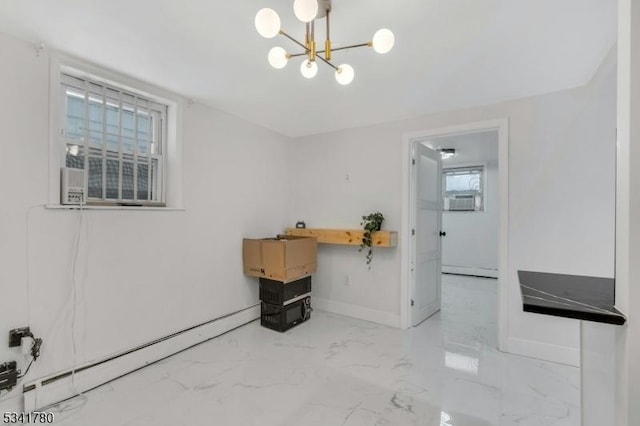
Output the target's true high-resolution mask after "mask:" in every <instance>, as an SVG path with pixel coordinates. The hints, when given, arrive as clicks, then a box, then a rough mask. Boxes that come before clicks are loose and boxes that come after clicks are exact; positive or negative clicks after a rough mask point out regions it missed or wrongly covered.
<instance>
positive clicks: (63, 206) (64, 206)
mask: <svg viewBox="0 0 640 426" xmlns="http://www.w3.org/2000/svg"><path fill="white" fill-rule="evenodd" d="M44 208H45V209H53V210H80V206H77V205H67V204H46V205H45V206H44ZM82 210H135V211H139V210H144V211H161V212H183V211H185V209H184V208H177V207H150V206H82Z"/></svg>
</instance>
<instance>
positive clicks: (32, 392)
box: [23, 305, 260, 412]
mask: <svg viewBox="0 0 640 426" xmlns="http://www.w3.org/2000/svg"><path fill="white" fill-rule="evenodd" d="M257 318H260V306H259V305H256V306H251V307H249V308H246V309H243V310H241V311H238V312H234V313H232V314H229V315H225V316H223V317H220V318H218V319H215V320H212V321H209V322H206V323H204V324H200V325H198V326H195V327H192V328H189V329H187V330H184V331H181V332H178V333H174V334H172V335H170V336H167V337H165V338H162V339H157V340H155V341H153V342H149V343H147V344H146V345H142V346H140V347H138V348H134V349H132V350H130V351H125V352H123V353H121V354H117V355H114V356H111V357H108V358H106V359H103V360H98V361H93V362H90V363H87V364H84V365H80V366H78V367H77V368H76V374H75V380H74V381H75V388H76V389H77V390H78V391H80V392H85V391H87V390H90V389H93V388H95V387H97V386H100V385H102V384H105V383H107V382H109V381H111V380H114V379H117V378H119V377H122V376H124V375H126V374H128V373H131V372H133V371H135V370H138V369H140V368H142V367H146V366H147V365H149V364H152V363H154V362H156V361H159V360H161V359H164V358H166V357H168V356H171V355H174V354H176V353H178V352H181V351H183V350H185V349H188V348H190V347H192V346H195V345H197V344H200V343H202V342H204V341H207V340H209V339H212V338H214V337H217V336H220V335H221V334H224V333H226V332H228V331H230V330H233V329H235V328H237V327H240V326H242V325H245V324H247V323H249V322H251V321H253V320H255V319H257ZM75 394H76V393H75V391H74V389H73V388H72V385H71V372H70V371H65V372H60V373H57V374H54V375H51V376H47V377H42V378H40V379H38V380H35V381H32V382H29V383H27V384H25V386H24V393H23V395H24V411H25V412H32V411H36V410H41V409H43V408H46V407H49V406H51V405H53V404H56V403H58V402H60V401H64V400H65V399H68V398H71V397H73V396H75Z"/></svg>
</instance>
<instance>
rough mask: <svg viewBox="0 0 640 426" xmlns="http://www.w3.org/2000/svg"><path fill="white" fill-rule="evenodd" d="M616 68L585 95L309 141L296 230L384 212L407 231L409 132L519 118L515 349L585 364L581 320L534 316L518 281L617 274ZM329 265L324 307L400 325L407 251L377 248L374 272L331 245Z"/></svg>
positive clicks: (513, 222) (297, 176)
mask: <svg viewBox="0 0 640 426" xmlns="http://www.w3.org/2000/svg"><path fill="white" fill-rule="evenodd" d="M614 60H615V57H613V56H611V57H610V58H609V59H608V61H606V62H605V64H604V65H603V66H602V67H601V70H600V72H599V74H598V75H597V76H596V77H595V78H594V80H593V81H592V83H591V84H590V85H588V86H586V87H582V88H577V89H574V90H567V91H563V92H558V93H552V94H549V95H544V96H537V97H533V98H526V99H521V100H516V101H510V102H504V103H499V104H495V105H490V106H486V107H481V108H473V109H467V110H461V111H455V112H447V113H442V114H436V115H429V116H424V117H421V118H418V119H412V120H405V121H399V122H392V123H387V124H381V125H377V126H370V127H364V128H358V129H350V130H344V131H339V132H334V133H328V134H322V135H315V136H309V137H303V138H298V139H297V140H296V141H295V142H296V143H295V144H294V147H293V152H294V159H293V166H294V167H293V169H294V170H293V208H292V216H291V222H293V221H295V220H305V221H306V222H307V226H309V227H353V228H358V227H359V219H360V216H361V215H362V214H366V213H369V212H372V211H375V210H380V211H381V212H383V213H384V215H385V217H386V218H387V221H386V222H385V225H384V227H385V228H386V229H391V230H398V229H399V228H400V219H401V215H402V214H403V206H402V199H401V198H402V197H401V191H402V167H403V164H405V163H406V161H405V159H404V158H402V141H403V135H404V134H405V133H409V132H418V131H424V130H428V129H434V128H440V127H447V126H452V125H457V124H464V123H470V122H477V121H484V120H492V119H499V118H503V117H508V118H509V129H510V135H509V152H510V164H509V198H510V199H509V271H508V276H509V282H508V283H507V284H506V285H507V287H508V292H509V310H508V318H507V319H508V330H507V333H508V336H509V341H508V342H507V343H508V349H509V350H510V351H513V352H517V353H525V354H528V355H532V356H538V357H542V358H547V359H551V360H555V361H561V362H566V363H571V364H577V363H578V362H579V335H578V323H577V321H575V320H570V319H562V318H554V317H546V316H541V315H535V314H528V313H523V312H522V302H521V298H520V291H519V285H518V280H517V275H516V273H517V270H519V269H527V270H534V271H546V272H559V273H569V274H582V275H594V276H602V277H611V276H613V253H614V249H613V248H614V247H613V246H614V176H615V174H614V173H615V172H614V165H615V144H614V140H615V139H614V138H615V67H614V66H613V65H614V64H613V61H614ZM381 101H386V100H381ZM347 174H349V175H350V177H351V179H350V181H347V180H346V179H345V176H346V175H347ZM403 237H404V236H402V235H401V236H400V238H403ZM318 267H319V270H318V273H317V275H316V277H315V278H314V297H316V298H320V299H323V300H324V301H325V302H326V301H328V302H326V303H323V307H328V308H332V306H335V307H338V308H340V309H344V308H346V307H352V308H353V309H352V311H351V312H352V314H353V315H354V316H360V317H367V316H368V318H369V319H372V318H373V316H377V317H378V318H380V317H385V318H387V319H388V321H387V322H388V323H393V322H395V323H396V324H398V323H399V314H400V300H399V299H400V267H401V265H400V250H399V248H392V249H379V250H375V253H374V259H373V264H372V268H371V270H367V268H366V266H365V262H364V255H363V254H362V253H358V251H357V249H356V248H351V247H337V246H328V245H323V246H321V247H320V249H319V260H318ZM336 310H338V309H336Z"/></svg>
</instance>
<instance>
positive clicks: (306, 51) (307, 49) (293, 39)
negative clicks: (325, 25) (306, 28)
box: [280, 30, 309, 56]
mask: <svg viewBox="0 0 640 426" xmlns="http://www.w3.org/2000/svg"><path fill="white" fill-rule="evenodd" d="M280 34H282V35H283V36H285V37H286V38H288V39H289V40H291V41H292V42H294V43H295V44H297V45H298V46H300V47H302V48H303V49H304V51H305V53H303V54H302V55H306V54H307V53H308V52H309V48H308V47H307V46H305V45H304V44H302V43H300V42H299V41H298V40H296V39H295V38H293V37H291V36H290V35H289V34H287V33H286V32H284V30H280ZM292 56H299V55H292Z"/></svg>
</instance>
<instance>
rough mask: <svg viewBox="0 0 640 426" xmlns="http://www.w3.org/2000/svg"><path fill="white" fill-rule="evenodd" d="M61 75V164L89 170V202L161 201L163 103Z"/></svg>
mask: <svg viewBox="0 0 640 426" xmlns="http://www.w3.org/2000/svg"><path fill="white" fill-rule="evenodd" d="M62 77H63V78H62V80H63V83H62V95H63V97H64V104H65V106H66V119H65V123H64V129H63V130H64V132H63V134H64V137H65V140H66V151H67V153H66V156H65V165H66V167H72V168H80V169H85V170H87V181H88V194H87V195H88V198H89V201H92V200H98V201H99V200H103V201H126V202H131V201H142V202H147V201H155V202H157V201H160V199H159V184H160V182H161V180H160V176H159V173H160V167H159V162H160V161H162V158H161V156H160V151H161V150H160V141H161V140H162V137H161V136H162V129H161V128H160V123H162V120H161V119H160V117H161V116H162V115H163V114H166V106H164V105H158V104H156V103H153V102H151V101H149V100H147V99H144V98H140V97H138V96H135V95H132V94H130V93H127V92H124V91H122V90H118V89H116V88H112V87H109V86H106V85H104V84H102V83H97V82H93V81H90V80H82V79H79V78H76V77H73V76H69V75H66V74H63V76H62ZM73 141H77V143H75V144H74V143H73Z"/></svg>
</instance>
